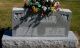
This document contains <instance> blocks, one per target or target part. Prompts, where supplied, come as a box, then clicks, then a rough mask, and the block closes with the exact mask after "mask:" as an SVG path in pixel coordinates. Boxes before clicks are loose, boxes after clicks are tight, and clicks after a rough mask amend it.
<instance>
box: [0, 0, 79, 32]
mask: <svg viewBox="0 0 80 48" xmlns="http://www.w3.org/2000/svg"><path fill="white" fill-rule="evenodd" d="M58 1H60V3H61V4H62V7H63V8H69V9H70V10H71V11H72V19H71V23H70V29H71V30H72V31H74V32H78V33H80V0H58ZM14 6H16V7H22V6H23V0H0V28H6V27H11V14H12V13H11V12H12V7H14Z"/></svg>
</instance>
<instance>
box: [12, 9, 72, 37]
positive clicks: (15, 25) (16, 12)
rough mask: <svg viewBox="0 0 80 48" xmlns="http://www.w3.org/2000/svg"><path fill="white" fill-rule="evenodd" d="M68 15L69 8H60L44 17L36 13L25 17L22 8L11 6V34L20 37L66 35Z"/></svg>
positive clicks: (69, 12) (69, 13)
mask: <svg viewBox="0 0 80 48" xmlns="http://www.w3.org/2000/svg"><path fill="white" fill-rule="evenodd" d="M70 15H71V11H70V10H69V9H61V10H60V11H59V12H53V13H51V14H50V15H49V16H48V17H44V18H41V17H40V16H39V15H38V14H36V15H32V17H31V16H29V17H27V14H26V15H25V10H24V9H23V8H13V10H12V35H13V36H20V37H23V36H25V37H55V36H56V37H59V36H68V31H69V22H70ZM22 18H23V20H21V19H22Z"/></svg>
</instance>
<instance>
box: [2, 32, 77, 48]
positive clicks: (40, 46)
mask: <svg viewBox="0 0 80 48" xmlns="http://www.w3.org/2000/svg"><path fill="white" fill-rule="evenodd" d="M2 43H3V48H76V47H77V44H78V40H77V38H76V36H75V35H74V33H73V32H72V31H69V34H68V37H10V36H5V35H4V36H3V40H2Z"/></svg>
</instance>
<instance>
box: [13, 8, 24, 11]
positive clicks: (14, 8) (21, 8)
mask: <svg viewBox="0 0 80 48" xmlns="http://www.w3.org/2000/svg"><path fill="white" fill-rule="evenodd" d="M12 10H17V11H18V10H24V8H18V7H13V9H12Z"/></svg>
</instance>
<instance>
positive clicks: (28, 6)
mask: <svg viewBox="0 0 80 48" xmlns="http://www.w3.org/2000/svg"><path fill="white" fill-rule="evenodd" d="M71 14H72V11H71V10H69V9H63V8H61V5H60V3H59V2H58V1H55V0H47V1H46V0H42V1H41V0H25V5H24V7H23V8H18V7H13V9H12V37H11V36H7V38H6V37H5V36H4V37H3V48H76V46H77V44H78V41H77V38H76V36H75V35H74V33H73V32H72V31H70V29H69V28H70V20H71Z"/></svg>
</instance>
